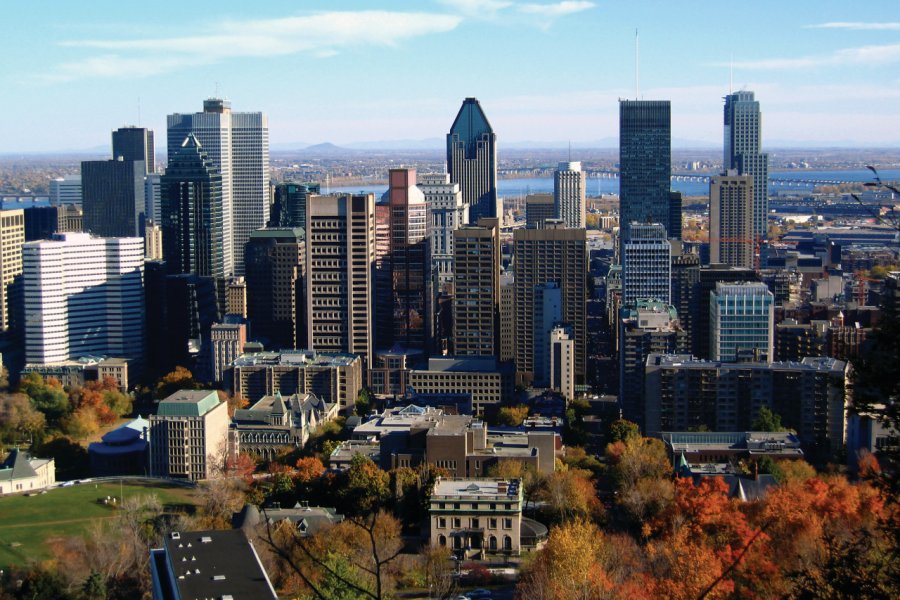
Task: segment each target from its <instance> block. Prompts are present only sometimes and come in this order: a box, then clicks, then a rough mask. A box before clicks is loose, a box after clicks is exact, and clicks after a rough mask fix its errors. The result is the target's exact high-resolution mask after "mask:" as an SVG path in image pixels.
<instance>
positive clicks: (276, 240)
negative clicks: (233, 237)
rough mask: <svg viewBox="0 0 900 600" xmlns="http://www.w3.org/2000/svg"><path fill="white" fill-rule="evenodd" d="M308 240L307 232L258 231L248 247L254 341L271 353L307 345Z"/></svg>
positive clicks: (249, 289)
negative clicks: (306, 281)
mask: <svg viewBox="0 0 900 600" xmlns="http://www.w3.org/2000/svg"><path fill="white" fill-rule="evenodd" d="M305 259H306V241H305V239H304V235H303V230H302V229H300V228H299V227H298V228H294V229H274V228H265V229H257V230H256V231H254V232H253V233H251V234H250V239H249V240H248V241H247V245H246V246H245V247H244V264H245V265H246V266H247V275H246V277H245V279H246V286H247V287H246V290H247V314H248V316H249V319H250V326H251V328H252V330H253V337H254V339H259V340H260V341H262V342H263V344H264V345H265V346H266V348H268V349H270V350H282V349H290V348H299V347H302V346H304V345H305V343H306V340H307V334H306V326H305V324H306V321H305V316H306V309H305V306H304V300H305V299H306V293H305V290H304V282H305V279H306V261H305Z"/></svg>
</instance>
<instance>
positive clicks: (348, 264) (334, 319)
mask: <svg viewBox="0 0 900 600" xmlns="http://www.w3.org/2000/svg"><path fill="white" fill-rule="evenodd" d="M306 222H307V226H306V273H307V281H306V328H307V344H306V346H307V347H309V348H310V349H314V350H318V351H327V352H350V353H353V354H358V355H360V356H361V357H362V358H363V363H364V364H365V365H366V366H368V365H371V364H372V351H373V349H374V339H373V336H372V332H373V330H374V328H373V325H374V322H373V316H372V305H373V301H374V300H373V299H374V295H373V289H374V286H373V282H372V279H373V274H372V270H373V266H374V263H375V198H374V196H373V195H372V194H360V195H349V194H343V195H334V196H311V197H310V198H309V207H308V212H307V215H306ZM351 405H352V401H351Z"/></svg>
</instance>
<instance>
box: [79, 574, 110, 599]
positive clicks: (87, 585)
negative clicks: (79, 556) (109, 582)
mask: <svg viewBox="0 0 900 600" xmlns="http://www.w3.org/2000/svg"><path fill="white" fill-rule="evenodd" d="M81 596H82V598H84V600H105V599H106V580H105V579H104V578H103V576H102V575H101V574H100V573H98V572H97V571H91V574H90V575H88V578H87V579H85V580H84V584H82V586H81Z"/></svg>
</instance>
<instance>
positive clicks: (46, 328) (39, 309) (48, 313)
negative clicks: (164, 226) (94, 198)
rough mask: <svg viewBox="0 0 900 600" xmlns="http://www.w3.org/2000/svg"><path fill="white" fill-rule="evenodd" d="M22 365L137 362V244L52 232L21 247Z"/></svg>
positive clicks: (140, 256)
mask: <svg viewBox="0 0 900 600" xmlns="http://www.w3.org/2000/svg"><path fill="white" fill-rule="evenodd" d="M22 257H23V266H24V282H25V286H24V287H25V292H24V296H25V298H24V300H25V362H27V363H37V364H42V363H52V362H61V361H65V360H70V359H77V358H80V357H82V356H87V355H95V356H97V355H105V356H115V357H119V358H126V359H129V360H132V361H138V362H139V361H140V360H141V358H142V355H143V346H144V240H143V239H141V238H93V237H91V236H90V235H89V234H87V233H59V234H56V235H55V236H54V237H53V239H51V240H43V241H37V242H28V243H26V244H25V245H24V246H23V247H22Z"/></svg>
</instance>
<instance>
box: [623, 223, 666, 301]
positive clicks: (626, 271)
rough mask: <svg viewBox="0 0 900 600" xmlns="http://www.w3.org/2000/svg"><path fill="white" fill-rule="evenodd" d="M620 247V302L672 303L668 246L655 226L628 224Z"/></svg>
mask: <svg viewBox="0 0 900 600" xmlns="http://www.w3.org/2000/svg"><path fill="white" fill-rule="evenodd" d="M630 231H631V235H630V237H629V238H628V239H627V240H625V242H624V243H623V246H622V302H623V303H625V304H633V303H635V302H637V301H638V300H659V301H660V302H664V303H666V304H668V303H670V302H671V300H672V246H671V245H670V244H669V241H668V240H667V239H666V228H665V227H664V226H662V225H661V224H659V223H652V224H645V223H632V224H631V228H630Z"/></svg>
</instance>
